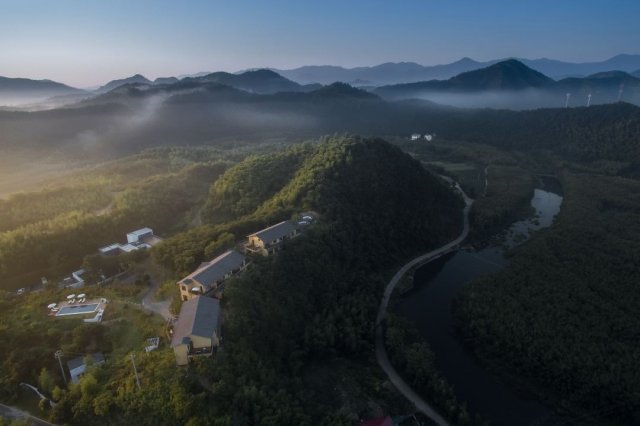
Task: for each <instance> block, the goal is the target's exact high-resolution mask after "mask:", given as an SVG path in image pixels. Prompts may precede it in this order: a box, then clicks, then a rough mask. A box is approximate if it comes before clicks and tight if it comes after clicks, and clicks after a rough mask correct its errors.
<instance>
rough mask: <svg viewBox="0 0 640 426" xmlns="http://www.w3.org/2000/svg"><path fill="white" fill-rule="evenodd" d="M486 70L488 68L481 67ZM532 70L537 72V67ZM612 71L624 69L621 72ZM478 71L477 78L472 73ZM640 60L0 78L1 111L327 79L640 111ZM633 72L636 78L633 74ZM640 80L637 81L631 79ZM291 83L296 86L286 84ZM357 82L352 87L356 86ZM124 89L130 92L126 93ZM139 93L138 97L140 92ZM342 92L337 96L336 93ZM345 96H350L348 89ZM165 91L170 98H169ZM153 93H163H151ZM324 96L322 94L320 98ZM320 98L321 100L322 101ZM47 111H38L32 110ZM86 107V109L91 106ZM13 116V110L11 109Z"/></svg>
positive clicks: (400, 94)
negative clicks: (99, 80) (621, 105)
mask: <svg viewBox="0 0 640 426" xmlns="http://www.w3.org/2000/svg"><path fill="white" fill-rule="evenodd" d="M483 64H488V65H486V66H482V65H483ZM531 64H534V65H535V67H537V68H538V69H536V68H535V67H533V66H532V65H531ZM609 67H617V68H621V69H622V70H616V69H613V68H609ZM469 68H471V70H469ZM540 68H543V69H548V70H551V71H555V72H556V73H558V72H562V73H565V72H569V73H571V71H576V70H578V69H579V70H581V71H586V70H599V69H601V68H604V69H605V71H598V72H595V73H591V74H589V75H588V76H586V77H567V78H563V79H560V80H557V81H556V80H554V79H552V78H550V77H549V76H548V75H546V74H545V72H541V71H540ZM639 68H640V55H618V56H616V57H614V58H611V59H609V60H607V61H603V62H597V63H596V62H594V63H584V64H570V63H566V62H561V61H554V60H548V59H539V60H533V61H530V60H524V61H519V60H515V59H509V60H505V61H490V62H487V63H481V62H476V61H473V60H472V59H469V58H463V59H461V60H459V61H457V62H454V63H452V64H448V65H440V66H435V67H423V66H421V65H418V64H415V63H400V64H392V63H388V64H382V65H379V66H376V67H361V68H354V69H351V70H345V69H344V68H340V67H303V68H299V69H297V70H289V71H282V72H283V73H285V75H284V76H283V75H280V74H278V73H277V72H275V71H273V70H267V69H259V70H250V71H245V72H242V73H228V72H214V73H199V74H198V75H195V76H193V77H184V78H182V79H178V78H177V77H160V78H156V79H155V80H154V81H151V80H149V79H148V78H146V77H144V76H143V75H140V74H136V75H133V76H131V77H128V78H123V79H118V80H113V81H110V82H108V83H107V84H105V85H103V86H101V87H100V88H98V89H96V90H94V91H84V90H80V89H76V88H73V87H69V86H66V85H64V84H61V83H56V82H53V81H49V80H29V79H16V78H6V77H0V105H9V106H11V105H18V104H22V105H25V104H28V105H27V108H31V109H33V108H37V107H39V108H41V109H42V108H55V107H59V106H62V105H70V104H73V103H76V102H79V101H86V99H87V98H94V97H96V96H101V95H102V96H104V95H110V96H109V98H110V99H117V98H122V97H131V96H133V95H134V94H136V93H138V95H136V96H139V93H141V91H142V90H151V89H152V88H155V87H169V86H171V87H172V89H171V90H172V91H176V90H177V91H183V90H192V91H193V90H199V89H203V88H206V87H209V86H210V85H224V86H228V87H232V88H235V89H238V90H241V91H244V92H248V93H253V94H259V95H269V94H276V93H285V92H290V93H301V92H316V91H318V89H321V88H322V84H319V83H313V84H303V83H300V82H296V81H293V80H292V79H295V78H297V79H298V80H299V81H306V80H313V79H315V77H318V76H320V75H324V77H323V78H324V80H325V82H327V81H333V80H339V81H340V80H341V81H343V82H349V81H351V83H352V85H353V86H356V87H360V88H364V89H366V90H368V91H370V92H372V93H375V94H376V95H378V96H381V97H383V98H385V99H387V100H394V101H395V100H405V99H421V100H423V101H431V102H435V103H440V104H446V105H453V106H462V107H494V108H511V109H530V108H540V107H554V106H561V105H565V103H566V96H567V93H571V96H570V98H571V99H569V105H570V106H578V105H584V104H585V103H586V102H587V97H588V95H589V94H591V96H590V97H588V99H589V102H590V103H593V104H596V103H610V102H615V101H617V100H625V101H627V102H632V103H636V104H640V80H639V78H638V77H639V76H640V69H639ZM626 70H629V71H626ZM451 73H455V75H453V76H451V77H445V78H440V79H436V78H428V79H425V80H421V81H414V82H410V83H394V84H389V85H382V86H379V85H376V84H374V83H375V82H379V81H382V80H385V79H391V80H400V81H404V80H415V79H417V78H419V77H421V76H424V75H428V76H430V77H433V76H448V75H449V74H451ZM631 73H633V74H631ZM287 75H289V77H290V78H287ZM354 77H357V78H355V80H350V79H351V78H354ZM120 88H124V90H120ZM133 88H136V90H133ZM334 89H335V87H334V88H333V89H332V90H334ZM341 90H345V89H344V87H343V88H342V89H341ZM167 92H168V91H167V90H164V93H167ZM150 93H157V91H155V90H151V92H150ZM320 93H322V92H320ZM316 95H317V94H316ZM35 103H40V105H39V106H34V105H33V104H35ZM85 103H86V102H85ZM5 109H6V108H5Z"/></svg>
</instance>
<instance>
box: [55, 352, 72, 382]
mask: <svg viewBox="0 0 640 426" xmlns="http://www.w3.org/2000/svg"><path fill="white" fill-rule="evenodd" d="M53 356H54V357H55V358H56V359H57V360H58V363H59V364H60V372H61V373H62V378H63V379H64V384H65V386H69V383H67V376H66V375H65V374H64V368H62V349H58V350H57V351H56V352H55V353H54V354H53Z"/></svg>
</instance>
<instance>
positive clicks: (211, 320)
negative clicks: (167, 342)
mask: <svg viewBox="0 0 640 426" xmlns="http://www.w3.org/2000/svg"><path fill="white" fill-rule="evenodd" d="M220 325H221V324H220V301H219V300H218V299H213V298H210V297H203V296H197V297H195V298H193V299H191V300H188V301H186V302H184V303H183V304H182V308H181V309H180V316H178V321H177V322H176V324H175V327H174V328H173V335H172V337H171V347H172V348H173V352H174V353H175V355H176V364H178V365H187V364H188V363H189V359H191V358H192V357H194V356H211V355H212V354H213V352H214V351H215V350H216V349H217V348H218V346H220Z"/></svg>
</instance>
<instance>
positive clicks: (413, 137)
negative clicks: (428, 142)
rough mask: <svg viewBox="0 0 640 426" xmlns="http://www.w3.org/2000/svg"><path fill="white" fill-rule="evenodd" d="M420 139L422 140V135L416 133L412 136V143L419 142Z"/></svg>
mask: <svg viewBox="0 0 640 426" xmlns="http://www.w3.org/2000/svg"><path fill="white" fill-rule="evenodd" d="M420 138H422V135H421V134H420V133H414V134H412V135H411V140H412V141H417V140H418V139H420Z"/></svg>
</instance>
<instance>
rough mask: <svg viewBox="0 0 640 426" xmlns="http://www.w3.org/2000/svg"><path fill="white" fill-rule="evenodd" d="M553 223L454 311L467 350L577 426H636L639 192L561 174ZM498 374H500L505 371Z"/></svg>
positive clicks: (639, 405)
mask: <svg viewBox="0 0 640 426" xmlns="http://www.w3.org/2000/svg"><path fill="white" fill-rule="evenodd" d="M562 182H563V187H564V192H565V200H564V202H563V206H562V210H561V212H560V214H559V216H558V218H557V220H556V223H555V224H554V225H553V226H552V227H551V228H549V229H547V230H544V231H541V233H540V234H539V235H536V236H535V237H534V238H533V239H532V240H531V241H530V242H528V243H527V244H525V245H523V246H521V247H520V248H519V249H517V250H516V251H515V253H514V254H513V257H512V259H511V263H510V266H509V267H508V268H507V269H505V270H504V271H502V272H500V273H498V274H496V275H493V276H489V277H486V278H482V279H479V280H478V281H476V282H474V283H473V284H471V285H469V286H468V287H467V288H465V290H464V293H463V294H462V295H461V297H460V298H459V300H458V301H457V304H456V306H455V312H456V315H457V318H458V323H459V329H460V330H461V332H462V335H463V336H464V339H465V342H466V343H467V344H468V345H469V346H470V347H471V348H472V349H473V350H474V351H475V352H476V353H477V354H478V355H479V356H480V358H481V359H483V360H484V361H485V362H486V363H487V364H488V365H489V366H490V367H491V368H495V369H496V370H497V371H501V370H502V369H503V368H506V369H507V372H508V374H513V375H517V376H518V377H520V378H526V380H527V381H529V382H530V383H532V384H533V389H534V391H536V392H537V393H538V394H539V395H540V396H541V397H542V398H543V399H547V400H548V401H549V402H550V403H552V404H553V406H554V407H557V408H558V409H560V410H562V409H567V410H569V411H570V412H572V413H574V414H573V415H572V416H574V417H575V413H576V412H577V413H580V414H578V417H577V418H578V419H580V422H581V423H598V420H596V419H599V418H602V417H606V418H607V419H608V421H609V422H610V423H612V424H613V423H615V424H635V423H637V422H638V421H639V420H640V399H638V395H640V388H638V383H640V380H639V378H640V376H639V374H640V370H639V369H638V367H637V359H638V357H639V356H640V353H639V352H638V347H637V337H638V330H640V323H639V322H638V315H637V314H636V313H637V308H638V306H640V292H639V291H638V279H637V277H638V275H639V273H640V270H639V269H638V268H639V265H640V251H639V246H638V244H637V241H638V238H639V237H640V227H639V224H640V198H638V194H639V193H640V192H639V190H640V184H639V183H638V181H636V180H630V179H625V178H620V177H604V176H598V175H593V174H575V173H569V172H565V173H564V174H563V179H562ZM502 372H503V373H504V371H502Z"/></svg>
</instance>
